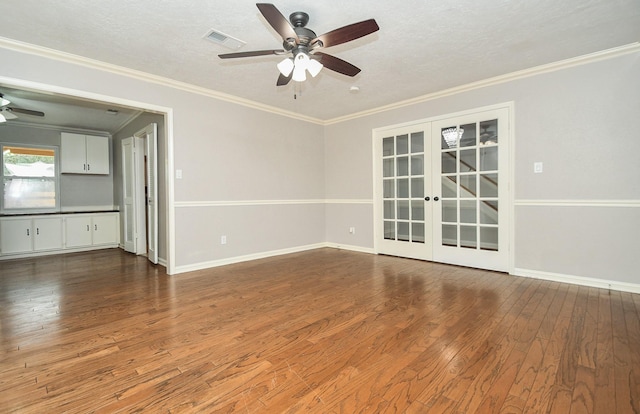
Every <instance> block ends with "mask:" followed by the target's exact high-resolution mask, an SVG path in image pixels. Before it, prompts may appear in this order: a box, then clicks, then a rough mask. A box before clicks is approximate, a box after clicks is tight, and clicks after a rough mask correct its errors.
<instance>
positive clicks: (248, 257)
mask: <svg viewBox="0 0 640 414" xmlns="http://www.w3.org/2000/svg"><path fill="white" fill-rule="evenodd" d="M323 247H329V246H328V245H327V244H326V243H317V244H309V245H306V246H296V247H291V248H288V249H280V250H271V251H268V252H260V253H254V254H248V255H244V256H236V257H229V258H226V259H220V260H211V261H208V262H200V263H194V264H190V265H184V266H176V267H175V269H174V273H173V274H174V275H175V274H178V273H185V272H193V271H195V270H202V269H209V268H212V267H218V266H225V265H228V264H234V263H241V262H248V261H250V260H257V259H265V258H267V257H273V256H281V255H283V254H290V253H298V252H304V251H307V250H313V249H320V248H323Z"/></svg>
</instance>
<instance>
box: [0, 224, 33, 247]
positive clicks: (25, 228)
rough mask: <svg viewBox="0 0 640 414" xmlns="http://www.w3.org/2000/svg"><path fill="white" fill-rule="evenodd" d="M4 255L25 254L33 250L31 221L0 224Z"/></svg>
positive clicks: (0, 237)
mask: <svg viewBox="0 0 640 414" xmlns="http://www.w3.org/2000/svg"><path fill="white" fill-rule="evenodd" d="M0 226H1V229H0V230H1V231H0V233H1V236H0V242H1V243H2V254H10V253H25V252H30V251H32V250H33V245H32V240H33V238H32V233H33V232H32V230H31V219H18V220H13V219H11V220H6V219H5V220H2V221H1V222H0Z"/></svg>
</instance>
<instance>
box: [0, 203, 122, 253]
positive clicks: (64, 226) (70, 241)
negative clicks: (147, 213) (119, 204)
mask: <svg viewBox="0 0 640 414" xmlns="http://www.w3.org/2000/svg"><path fill="white" fill-rule="evenodd" d="M119 226H120V215H119V213H118V212H104V213H70V214H47V215H36V216H14V217H7V216H5V217H0V259H8V258H13V257H29V256H37V255H41V254H53V253H65V252H67V251H76V252H77V251H83V250H94V249H106V248H111V247H118V243H119V241H120V227H119Z"/></svg>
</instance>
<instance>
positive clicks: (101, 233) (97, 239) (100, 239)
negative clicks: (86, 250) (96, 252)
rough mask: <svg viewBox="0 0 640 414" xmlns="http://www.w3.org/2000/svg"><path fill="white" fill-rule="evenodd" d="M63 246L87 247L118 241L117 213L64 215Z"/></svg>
mask: <svg viewBox="0 0 640 414" xmlns="http://www.w3.org/2000/svg"><path fill="white" fill-rule="evenodd" d="M64 221H65V233H66V240H65V247H67V248H75V247H88V246H100V245H112V244H117V243H118V238H119V237H118V236H119V234H120V229H119V227H118V214H117V213H104V214H77V215H73V216H70V217H65V219H64Z"/></svg>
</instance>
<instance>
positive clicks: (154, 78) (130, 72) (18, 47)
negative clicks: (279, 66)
mask: <svg viewBox="0 0 640 414" xmlns="http://www.w3.org/2000/svg"><path fill="white" fill-rule="evenodd" d="M0 47H2V48H4V49H9V50H13V51H16V52H21V53H28V54H31V55H36V56H41V57H45V58H49V59H53V60H57V61H62V62H66V63H72V64H75V65H79V66H84V67H88V68H91V69H98V70H101V71H104V72H109V73H113V74H116V75H121V76H126V77H129V78H133V79H137V80H142V81H145V82H150V83H155V84H158V85H162V86H169V87H171V88H174V89H179V90H183V91H185V92H190V93H195V94H198V95H203V96H207V97H209V98H214V99H218V100H221V101H226V102H230V103H234V104H237V105H242V106H245V107H248V108H252V109H258V110H260V111H264V112H270V113H272V114H276V115H281V116H286V117H288V118H293V119H297V120H301V121H306V122H310V123H314V124H318V125H323V124H324V121H323V120H321V119H318V118H314V117H310V116H305V115H301V114H298V113H295V112H291V111H287V110H284V109H280V108H276V107H275V106H271V105H266V104H262V103H259V102H255V101H251V100H249V99H244V98H240V97H237V96H233V95H230V94H226V93H222V92H218V91H214V90H212V89H207V88H203V87H201V86H196V85H192V84H190V83H186V82H180V81H177V80H174V79H170V78H165V77H162V76H158V75H153V74H150V73H147V72H142V71H139V70H135V69H130V68H126V67H123V66H118V65H113V64H111V63H106V62H102V61H99V60H95V59H89V58H86V57H84V56H79V55H74V54H71V53H67V52H61V51H59V50H55V49H50V48H47V47H43V46H37V45H33V44H30V43H25V42H21V41H18V40H14V39H9V38H6V37H0Z"/></svg>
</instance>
